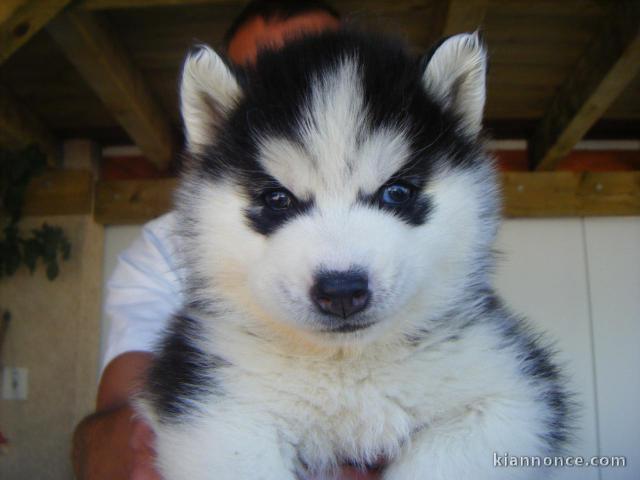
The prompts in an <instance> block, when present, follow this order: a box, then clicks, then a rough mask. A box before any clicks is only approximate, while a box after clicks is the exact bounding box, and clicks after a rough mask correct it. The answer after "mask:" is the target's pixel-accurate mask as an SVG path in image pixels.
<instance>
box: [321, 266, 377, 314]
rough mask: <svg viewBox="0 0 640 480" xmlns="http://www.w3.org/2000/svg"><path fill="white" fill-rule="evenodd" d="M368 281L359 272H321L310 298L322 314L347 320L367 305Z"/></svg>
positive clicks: (368, 294)
mask: <svg viewBox="0 0 640 480" xmlns="http://www.w3.org/2000/svg"><path fill="white" fill-rule="evenodd" d="M370 296H371V294H370V292H369V281H368V280H367V276H366V275H364V274H363V273H360V272H353V271H347V272H323V273H321V274H319V275H317V276H316V283H315V285H314V286H313V287H311V298H312V299H313V301H314V303H315V304H316V305H318V307H319V308H320V310H321V311H322V312H324V313H328V314H331V315H336V316H338V317H342V318H347V317H349V316H351V315H353V314H355V313H358V312H360V311H362V310H364V309H365V308H366V306H367V304H368V303H369V297H370Z"/></svg>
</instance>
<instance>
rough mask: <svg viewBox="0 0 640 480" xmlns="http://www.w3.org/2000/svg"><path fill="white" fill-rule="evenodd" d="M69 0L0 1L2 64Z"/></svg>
mask: <svg viewBox="0 0 640 480" xmlns="http://www.w3.org/2000/svg"><path fill="white" fill-rule="evenodd" d="M69 2H70V0H44V1H43V0H2V1H0V65H1V64H2V63H4V61H5V60H6V59H7V58H9V57H10V56H11V54H13V53H14V52H15V51H16V50H18V49H19V48H20V47H21V46H22V45H24V44H25V43H26V42H27V40H29V39H30V38H31V37H32V36H33V35H34V34H36V33H37V32H38V31H40V29H41V28H43V27H44V26H45V25H46V24H47V23H49V21H50V20H51V19H52V18H54V17H55V16H56V15H57V14H58V13H60V11H62V9H63V8H64V7H66V6H67V4H69Z"/></svg>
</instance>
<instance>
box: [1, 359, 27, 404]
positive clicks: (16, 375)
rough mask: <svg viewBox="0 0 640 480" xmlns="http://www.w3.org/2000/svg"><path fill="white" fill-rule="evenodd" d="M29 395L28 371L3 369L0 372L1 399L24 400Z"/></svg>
mask: <svg viewBox="0 0 640 480" xmlns="http://www.w3.org/2000/svg"><path fill="white" fill-rule="evenodd" d="M28 393H29V370H28V369H26V368H18V367H4V369H3V370H2V399H3V400H26V399H27V395H28Z"/></svg>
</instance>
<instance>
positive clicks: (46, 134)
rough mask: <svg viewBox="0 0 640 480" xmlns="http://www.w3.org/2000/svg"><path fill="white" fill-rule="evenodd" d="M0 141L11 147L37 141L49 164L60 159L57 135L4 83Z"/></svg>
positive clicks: (0, 97) (0, 102) (0, 92)
mask: <svg viewBox="0 0 640 480" xmlns="http://www.w3.org/2000/svg"><path fill="white" fill-rule="evenodd" d="M0 143H2V144H4V145H6V146H8V147H11V148H22V147H26V146H27V145H29V144H31V143H36V144H38V146H39V147H40V148H41V149H42V150H43V151H44V152H45V153H46V154H47V157H48V162H49V164H54V163H56V162H57V161H58V160H59V159H60V154H61V147H60V143H59V141H58V140H57V139H56V137H55V136H54V135H53V134H52V133H51V132H50V131H49V129H48V128H47V127H46V126H45V125H44V124H43V123H42V122H41V121H40V120H39V119H38V118H37V117H36V116H35V115H34V114H32V113H31V112H30V111H29V110H28V109H26V108H25V107H24V106H23V105H22V104H21V103H20V102H19V101H18V100H17V99H16V98H15V97H14V96H13V95H12V93H11V92H10V91H9V90H8V89H7V88H6V87H5V86H3V85H0Z"/></svg>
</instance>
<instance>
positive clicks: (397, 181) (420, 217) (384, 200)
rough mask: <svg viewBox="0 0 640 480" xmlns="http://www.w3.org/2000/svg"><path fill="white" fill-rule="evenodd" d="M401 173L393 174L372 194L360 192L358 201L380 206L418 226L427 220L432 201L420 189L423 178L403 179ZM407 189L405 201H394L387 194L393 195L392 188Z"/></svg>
mask: <svg viewBox="0 0 640 480" xmlns="http://www.w3.org/2000/svg"><path fill="white" fill-rule="evenodd" d="M405 178H410V177H404V176H403V175H402V174H401V173H399V174H397V175H394V176H393V178H392V179H391V180H389V181H388V182H387V183H385V184H384V185H383V186H382V187H380V189H379V190H378V191H377V192H375V193H373V194H365V193H362V192H360V194H359V195H358V201H359V202H361V203H363V204H365V205H370V206H371V207H374V208H380V209H382V210H385V211H387V212H389V213H391V214H392V215H395V216H397V217H398V218H400V219H401V220H403V221H404V222H406V223H408V224H409V225H413V226H420V225H423V224H424V223H426V222H427V220H428V218H429V214H430V213H431V211H432V209H433V202H432V200H431V198H430V196H429V195H428V194H426V193H424V192H423V191H422V189H423V188H424V182H425V179H424V178H419V177H414V178H412V179H411V180H408V179H405ZM394 189H396V190H399V189H407V190H409V192H410V193H409V195H410V196H409V197H408V198H407V199H406V201H402V202H394V201H389V200H393V199H390V198H389V196H390V195H393V193H391V192H393V190H394Z"/></svg>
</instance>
